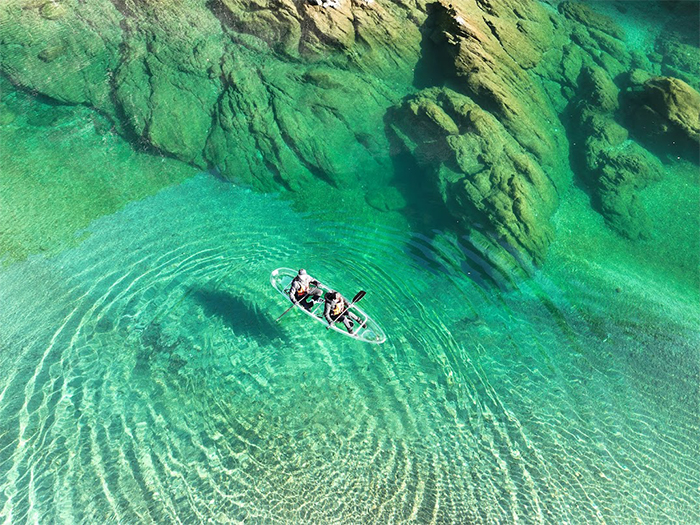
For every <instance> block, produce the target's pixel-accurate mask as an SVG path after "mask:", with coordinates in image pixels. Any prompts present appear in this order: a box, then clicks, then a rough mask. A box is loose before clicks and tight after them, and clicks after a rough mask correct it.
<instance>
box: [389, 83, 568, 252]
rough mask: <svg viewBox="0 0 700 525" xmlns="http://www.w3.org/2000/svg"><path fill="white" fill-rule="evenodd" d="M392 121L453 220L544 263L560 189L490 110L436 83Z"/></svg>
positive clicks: (403, 107) (410, 102) (405, 104)
mask: <svg viewBox="0 0 700 525" xmlns="http://www.w3.org/2000/svg"><path fill="white" fill-rule="evenodd" d="M392 120H393V129H394V132H395V133H396V134H397V137H399V138H400V139H401V140H402V142H403V144H404V145H405V146H406V147H408V148H409V150H410V151H411V152H412V154H413V155H414V157H415V158H416V159H417V160H418V162H419V163H421V164H422V165H423V166H425V167H426V168H429V169H430V170H431V177H432V180H431V181H427V182H429V183H431V184H434V185H437V187H438V188H439V192H440V195H441V196H442V198H443V201H444V202H445V204H446V206H447V208H448V210H449V211H450V213H451V214H452V216H453V217H455V219H456V220H457V222H458V223H460V224H462V225H463V226H464V227H465V228H466V229H477V230H479V231H480V232H482V233H484V234H486V235H489V236H491V237H492V238H493V239H494V240H495V241H496V242H497V243H498V242H500V243H504V244H505V245H506V246H507V247H509V248H510V250H511V253H513V255H515V256H516V258H518V259H520V260H522V261H525V262H527V261H529V260H535V261H541V259H542V257H543V256H544V254H545V253H546V249H547V245H548V244H549V241H550V240H551V236H552V231H551V227H550V224H549V217H550V215H551V213H552V212H553V211H554V209H555V208H556V204H557V194H556V191H555V188H554V185H553V184H552V182H551V180H550V179H549V178H548V177H547V175H546V174H545V172H544V171H543V169H542V168H541V167H540V165H539V164H538V162H537V161H536V160H535V158H534V157H533V155H532V154H530V153H528V152H527V150H525V149H524V148H523V147H522V145H520V144H519V143H518V141H517V140H515V139H514V138H513V136H512V135H511V134H510V132H509V131H508V130H507V128H506V127H505V126H504V125H503V124H502V123H501V122H499V120H498V119H497V118H496V117H495V116H494V115H492V114H491V113H489V112H487V111H485V110H484V109H482V108H481V107H480V106H479V105H477V104H476V103H474V102H473V101H472V100H471V99H470V98H468V97H466V96H464V95H461V94H459V93H457V92H455V91H452V90H449V89H446V88H433V89H428V90H425V91H423V92H422V93H421V94H420V95H417V96H415V97H411V98H409V99H408V100H407V101H406V102H404V104H403V105H402V106H401V107H399V108H397V110H396V115H395V116H394V118H393V119H392Z"/></svg>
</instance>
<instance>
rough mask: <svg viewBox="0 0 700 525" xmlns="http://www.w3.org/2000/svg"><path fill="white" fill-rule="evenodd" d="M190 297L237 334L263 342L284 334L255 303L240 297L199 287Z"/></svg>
mask: <svg viewBox="0 0 700 525" xmlns="http://www.w3.org/2000/svg"><path fill="white" fill-rule="evenodd" d="M192 299H193V300H194V301H195V302H197V303H199V304H200V305H201V306H202V307H203V308H204V312H205V313H206V314H207V315H210V316H212V317H218V318H219V319H221V321H223V323H224V324H225V325H226V326H228V327H229V328H230V329H231V330H233V332H234V333H235V334H237V335H244V336H249V337H253V338H255V339H257V340H258V341H260V342H261V343H263V344H268V343H271V342H272V341H274V340H275V339H281V338H282V337H283V336H284V331H283V330H282V329H281V328H280V327H279V326H278V325H277V324H276V323H275V322H274V321H273V320H271V319H269V318H268V317H267V316H266V315H265V314H263V313H262V312H261V311H260V310H258V308H256V306H255V303H252V302H250V301H247V300H245V299H243V298H241V297H236V296H235V295H231V294H228V293H225V292H220V291H218V290H207V289H200V290H195V291H194V292H193V293H192Z"/></svg>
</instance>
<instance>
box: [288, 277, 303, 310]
mask: <svg viewBox="0 0 700 525" xmlns="http://www.w3.org/2000/svg"><path fill="white" fill-rule="evenodd" d="M299 286H301V285H300V284H299V280H298V279H294V280H293V281H292V285H291V286H290V287H289V299H290V300H291V301H292V302H293V303H295V304H296V303H297V290H298V289H299Z"/></svg>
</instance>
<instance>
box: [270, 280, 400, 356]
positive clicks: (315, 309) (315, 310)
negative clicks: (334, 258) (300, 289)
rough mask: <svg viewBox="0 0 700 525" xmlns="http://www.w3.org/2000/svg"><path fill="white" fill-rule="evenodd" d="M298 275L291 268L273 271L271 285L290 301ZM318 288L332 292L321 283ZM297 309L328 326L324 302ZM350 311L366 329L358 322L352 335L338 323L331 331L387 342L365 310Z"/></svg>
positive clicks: (377, 341)
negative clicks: (290, 287) (290, 288)
mask: <svg viewBox="0 0 700 525" xmlns="http://www.w3.org/2000/svg"><path fill="white" fill-rule="evenodd" d="M296 275H297V272H296V270H292V269H291V268H277V269H276V270H273V271H272V274H270V284H272V286H273V287H274V288H275V290H277V291H278V292H280V293H281V294H282V295H284V296H285V297H286V298H287V299H288V300H289V295H288V290H289V286H290V285H291V283H292V279H294V277H296ZM318 288H320V289H321V290H323V292H324V294H325V293H326V292H329V291H331V288H330V287H328V286H327V285H325V284H323V283H319V285H318ZM296 308H297V309H299V310H301V311H302V312H304V313H305V314H306V315H308V316H310V317H311V318H313V319H315V320H316V321H319V322H321V323H323V324H324V325H326V326H328V323H327V322H326V319H325V318H324V317H323V308H324V302H323V301H321V302H320V303H317V304H314V305H313V306H312V307H311V308H309V309H307V308H305V307H304V306H302V305H300V304H297V305H296ZM350 311H352V312H353V313H354V314H355V315H356V316H357V317H359V318H360V319H362V320H363V322H364V323H365V324H366V327H365V328H362V327H361V326H360V325H359V324H358V323H357V322H356V323H355V326H354V327H353V333H352V334H351V333H349V332H348V331H347V330H346V329H345V326H344V325H343V323H341V322H338V323H335V324H333V326H332V327H331V329H332V330H334V331H336V332H338V333H341V334H343V335H346V336H348V337H352V338H353V339H357V340H358V341H364V342H365V343H372V344H381V343H383V342H384V341H386V334H385V333H384V330H382V329H381V327H380V326H379V325H378V324H377V323H376V322H375V321H374V320H373V319H372V318H371V317H370V316H368V315H367V314H366V313H365V312H364V311H363V310H361V309H360V308H358V307H357V305H354V304H353V305H352V306H350Z"/></svg>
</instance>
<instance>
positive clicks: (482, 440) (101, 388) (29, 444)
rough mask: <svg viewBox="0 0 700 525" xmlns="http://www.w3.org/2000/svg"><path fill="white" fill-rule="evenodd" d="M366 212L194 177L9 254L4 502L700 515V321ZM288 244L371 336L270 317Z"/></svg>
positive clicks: (79, 517) (36, 517) (0, 484)
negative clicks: (484, 271) (350, 304)
mask: <svg viewBox="0 0 700 525" xmlns="http://www.w3.org/2000/svg"><path fill="white" fill-rule="evenodd" d="M367 224H368V226H365V227H357V226H350V225H347V224H343V223H341V222H337V221H328V222H326V221H323V220H320V219H318V218H310V217H304V216H301V215H299V214H297V213H295V212H293V211H292V210H291V209H290V207H289V206H288V205H287V203H285V202H283V201H281V200H278V199H276V198H274V197H271V196H262V195H257V194H254V193H251V192H250V191H248V190H245V189H241V188H238V187H236V186H233V185H230V184H226V183H223V182H220V181H217V180H215V179H213V178H211V177H209V176H206V175H201V176H198V177H196V178H194V179H193V180H191V181H189V182H187V183H185V184H182V185H181V186H179V187H176V188H171V189H168V190H165V191H163V192H161V193H160V194H158V195H156V196H155V197H152V198H149V199H146V200H144V201H142V202H139V203H134V204H131V205H130V206H128V207H127V208H126V209H124V210H123V211H121V212H119V213H117V214H115V215H113V216H110V217H105V218H103V219H100V220H98V221H96V222H95V223H93V225H92V226H91V228H90V236H89V237H88V239H87V240H86V241H84V242H83V243H82V244H81V245H80V246H79V247H78V248H75V249H72V250H69V251H66V252H64V253H63V254H61V255H59V256H56V257H53V258H42V257H36V258H32V259H30V260H28V261H26V262H25V263H21V264H17V265H14V266H12V267H10V268H8V269H7V270H5V271H4V272H3V273H1V274H0V299H1V302H0V326H2V331H1V332H0V348H1V351H0V366H2V370H3V374H2V376H0V521H2V522H4V523H23V522H34V523H36V522H38V523H54V522H59V523H101V522H107V521H110V520H111V521H114V522H118V523H203V522H207V523H210V522H227V523H228V522H244V521H245V522H249V523H250V522H253V523H290V522H297V523H409V522H416V523H510V522H516V521H524V522H528V523H529V522H534V523H545V522H547V523H551V522H570V523H588V522H620V523H629V522H635V521H637V522H642V523H653V522H682V523H697V522H698V521H700V511H699V510H698V509H700V461H699V460H698V451H700V438H699V437H698V436H700V424H699V421H698V419H699V416H698V410H697V407H698V401H699V400H700V394H699V392H698V381H697V378H698V364H697V363H698V361H697V351H696V349H697V348H700V340H699V338H698V332H697V330H696V327H695V326H694V325H693V323H692V322H681V321H674V322H673V323H671V322H670V321H669V324H668V326H665V327H664V328H665V331H664V332H663V333H664V334H665V335H664V336H663V337H657V336H658V333H659V332H658V331H657V328H658V325H657V326H656V327H651V328H647V325H646V324H645V319H642V318H638V319H632V320H629V319H628V321H627V322H628V323H634V328H635V336H634V337H631V336H630V335H629V334H630V332H629V326H628V325H625V324H624V323H622V322H619V321H616V320H615V319H612V318H607V317H605V316H604V315H603V314H602V312H604V311H605V307H606V306H605V304H604V298H602V297H599V296H597V295H596V294H595V293H594V292H592V291H590V290H586V289H585V286H584V285H583V284H581V282H579V281H577V280H576V279H574V278H572V279H571V281H570V282H568V283H565V284H561V283H559V284H557V283H553V282H551V281H548V280H547V279H545V278H544V277H543V276H539V275H536V276H535V277H534V278H533V279H532V280H531V281H528V282H526V283H521V284H520V285H519V286H518V287H516V288H515V289H513V290H511V291H499V290H497V289H495V288H490V287H489V286H485V285H483V283H482V284H479V283H478V282H477V280H472V279H470V278H469V275H467V274H466V272H465V271H464V268H463V260H464V254H465V252H467V251H468V250H469V248H468V247H467V246H466V245H464V241H463V240H462V239H459V238H455V237H451V236H449V235H445V234H442V233H440V232H434V235H431V237H426V236H425V235H419V234H411V233H409V232H405V231H396V230H392V229H389V228H383V227H381V226H380V225H379V224H380V222H378V221H377V222H372V221H368V223H367ZM369 224H376V226H369ZM280 266H290V267H302V266H303V267H305V268H306V269H307V270H308V271H309V272H310V273H311V274H312V275H315V276H317V277H318V278H320V279H323V280H324V282H327V283H330V284H332V285H334V286H335V287H337V288H338V289H339V290H341V291H342V292H343V293H344V294H345V295H346V296H349V297H352V296H353V295H354V294H355V292H357V291H358V290H359V289H364V290H366V291H367V295H366V296H365V298H364V299H363V304H362V308H363V309H365V310H366V311H367V312H368V314H370V315H371V316H372V317H373V318H374V319H375V320H377V321H378V322H379V323H380V324H381V325H382V326H383V328H384V330H385V331H386V333H387V336H388V340H387V342H386V343H385V344H383V345H381V346H374V345H366V344H362V343H360V342H357V341H353V340H352V339H350V338H347V337H342V336H340V335H339V334H334V333H333V332H328V331H326V330H324V329H323V327H322V325H320V324H318V323H315V322H310V321H309V319H308V318H307V317H306V316H304V315H301V314H300V313H299V312H294V311H292V312H290V313H289V314H288V315H286V316H285V317H283V318H282V319H281V320H280V321H279V322H276V321H275V319H276V318H277V317H278V316H279V315H280V314H281V313H282V312H283V311H284V309H285V308H287V304H286V303H285V302H284V298H283V297H281V296H280V295H279V294H278V293H277V292H275V290H274V289H272V287H271V286H270V285H269V279H268V277H269V274H270V271H271V270H272V269H274V268H277V267H280ZM566 287H568V288H566ZM576 287H580V290H575V291H576V293H577V294H579V295H580V296H581V297H582V298H583V299H582V301H581V304H584V303H585V308H584V310H585V311H581V310H579V307H578V306H577V305H573V304H572V303H571V302H570V299H568V298H569V297H571V294H570V293H568V292H571V291H572V290H574V289H575V288H576ZM669 301H671V299H669ZM596 309H597V312H598V313H597V314H595V312H596Z"/></svg>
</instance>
